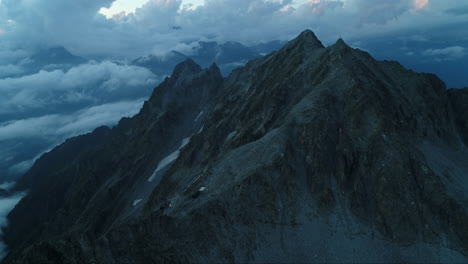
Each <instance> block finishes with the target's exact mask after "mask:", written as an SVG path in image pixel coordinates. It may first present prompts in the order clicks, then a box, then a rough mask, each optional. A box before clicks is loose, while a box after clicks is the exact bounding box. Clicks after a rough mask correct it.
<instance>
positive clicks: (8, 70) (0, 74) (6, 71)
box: [0, 64, 24, 78]
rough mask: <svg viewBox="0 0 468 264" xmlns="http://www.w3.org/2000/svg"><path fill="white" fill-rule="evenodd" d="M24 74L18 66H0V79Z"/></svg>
mask: <svg viewBox="0 0 468 264" xmlns="http://www.w3.org/2000/svg"><path fill="white" fill-rule="evenodd" d="M23 72H24V69H23V68H22V67H20V66H18V65H13V64H8V65H0V78H4V77H7V76H12V75H18V74H21V73H23Z"/></svg>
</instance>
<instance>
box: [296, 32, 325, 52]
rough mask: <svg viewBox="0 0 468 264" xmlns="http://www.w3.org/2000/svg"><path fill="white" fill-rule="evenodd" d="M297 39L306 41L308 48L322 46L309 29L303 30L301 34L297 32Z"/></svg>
mask: <svg viewBox="0 0 468 264" xmlns="http://www.w3.org/2000/svg"><path fill="white" fill-rule="evenodd" d="M297 40H301V41H304V42H306V44H307V47H308V48H324V46H323V44H322V42H321V41H320V40H319V39H318V38H317V36H316V35H315V33H314V32H312V30H310V29H307V30H304V31H303V32H302V33H301V34H299V36H298V37H297Z"/></svg>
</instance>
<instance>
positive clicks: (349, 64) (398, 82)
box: [4, 30, 468, 263]
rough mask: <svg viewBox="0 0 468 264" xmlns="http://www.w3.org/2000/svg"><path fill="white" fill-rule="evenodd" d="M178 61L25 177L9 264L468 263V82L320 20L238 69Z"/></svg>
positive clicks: (223, 54) (209, 53) (9, 233)
mask: <svg viewBox="0 0 468 264" xmlns="http://www.w3.org/2000/svg"><path fill="white" fill-rule="evenodd" d="M200 46H201V47H202V50H205V49H206V52H205V51H203V52H200V53H199V54H204V55H203V56H202V57H203V58H211V59H206V60H204V59H198V60H199V61H201V63H202V64H204V65H205V66H206V65H207V64H210V63H211V62H212V61H213V58H215V59H214V60H215V61H216V62H218V63H220V64H224V65H227V64H229V63H233V57H232V56H231V55H230V54H231V53H230V51H233V50H239V49H240V50H244V51H245V57H248V56H250V55H252V54H257V53H259V51H258V50H257V51H255V52H253V51H252V49H244V48H243V47H241V46H239V45H238V44H235V43H227V44H225V45H216V44H209V43H208V44H201V45H200ZM203 47H205V48H203ZM171 54H172V55H174V57H175V58H176V59H174V61H175V60H179V59H184V61H183V62H182V63H180V64H177V65H176V66H175V68H174V70H173V72H172V74H171V76H170V77H168V78H166V79H165V80H164V81H163V82H162V83H161V84H160V85H159V86H158V87H156V88H155V89H154V91H153V93H152V95H151V96H150V97H149V99H148V100H147V101H145V103H144V106H143V108H142V109H141V111H140V112H139V113H138V114H137V115H136V116H134V117H133V118H124V119H122V120H121V121H120V122H119V124H118V125H117V126H115V127H113V128H107V127H101V128H98V129H96V130H95V131H94V132H92V133H90V134H86V135H82V136H79V137H76V138H72V139H69V140H68V141H66V142H65V143H63V144H62V145H60V146H58V147H57V148H55V149H54V150H52V151H51V152H49V153H47V154H45V155H43V156H42V157H41V158H40V159H39V160H38V161H37V162H36V163H35V164H34V166H33V167H32V169H31V170H29V171H28V172H27V173H26V174H25V175H24V176H23V177H22V178H21V179H20V181H19V182H18V184H17V185H16V187H15V189H14V191H24V190H28V191H29V192H28V194H27V196H26V197H25V198H23V199H22V200H21V202H20V203H19V204H18V205H17V206H16V208H15V209H14V210H13V211H12V212H11V213H10V215H9V216H8V220H9V223H10V225H9V226H8V228H6V229H5V230H4V239H5V241H6V242H7V244H8V245H9V246H10V249H11V251H10V253H9V255H8V256H7V257H6V259H5V260H4V263H77V262H79V263H173V262H174V263H187V262H194V263H220V262H242V263H247V262H249V263H286V262H289V263H301V262H302V263H303V262H306V263H311V262H319V263H325V262H340V263H342V262H373V263H375V262H418V263H429V262H443V263H446V262H459V263H465V262H468V257H467V256H468V196H467V193H468V105H467V104H466V102H468V88H465V89H459V90H455V89H450V90H447V89H446V87H445V85H444V83H443V82H442V81H441V80H440V79H438V78H437V77H436V76H435V75H432V74H421V73H415V72H413V71H410V70H407V69H405V68H404V67H403V66H401V65H400V64H399V63H398V62H395V61H377V60H375V59H373V58H372V57H371V55H369V54H368V53H366V52H363V51H361V50H359V49H353V48H351V47H349V46H348V45H347V44H346V43H345V42H344V41H343V40H342V39H339V40H338V41H337V42H336V43H335V44H333V45H331V46H329V47H324V46H323V45H322V43H321V42H320V41H319V40H318V39H317V37H316V36H315V35H314V33H313V32H311V31H309V30H306V31H304V32H302V33H301V34H300V35H299V36H298V37H297V38H295V39H294V40H292V41H290V42H288V43H287V44H286V45H285V46H284V47H282V48H281V49H280V50H278V51H275V52H272V53H269V54H268V55H266V56H264V57H258V58H256V59H253V60H250V61H249V62H248V63H247V64H246V65H245V66H243V67H240V68H237V69H235V70H234V71H233V72H232V73H231V74H229V76H228V77H226V78H225V77H223V76H222V74H221V70H220V68H219V67H218V66H217V65H216V64H210V66H209V67H205V68H204V69H203V68H202V67H201V66H200V65H198V64H197V63H196V60H197V59H196V58H194V59H186V58H185V57H184V55H183V54H181V53H176V52H171ZM242 54H244V53H242ZM240 57H242V56H240ZM133 63H134V64H140V65H143V64H145V63H147V64H146V66H145V67H148V68H151V69H152V70H153V72H158V71H160V70H161V69H162V68H163V66H162V65H166V66H164V67H167V66H168V65H170V63H167V64H165V63H166V62H165V61H164V60H162V59H160V58H156V57H149V58H146V59H143V58H141V59H137V60H136V61H134V62H133ZM171 63H172V62H171Z"/></svg>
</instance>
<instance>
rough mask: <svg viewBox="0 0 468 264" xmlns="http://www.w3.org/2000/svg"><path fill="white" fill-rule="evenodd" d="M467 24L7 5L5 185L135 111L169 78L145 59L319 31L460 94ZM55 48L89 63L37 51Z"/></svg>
mask: <svg viewBox="0 0 468 264" xmlns="http://www.w3.org/2000/svg"><path fill="white" fill-rule="evenodd" d="M467 25H468V1H465V0H0V147H1V148H2V151H0V179H1V178H2V173H3V172H2V171H1V169H2V168H1V166H2V165H1V164H3V163H2V162H5V164H6V163H8V164H10V163H14V166H12V167H11V168H9V170H10V171H13V172H17V173H21V172H24V171H25V170H26V169H27V168H28V167H29V166H31V164H32V163H33V162H34V159H35V158H37V152H38V151H39V150H41V151H46V150H49V149H50V148H51V147H53V146H54V145H55V144H57V143H60V142H61V141H63V140H64V139H65V138H67V137H69V136H73V135H77V134H80V133H84V132H89V131H91V130H92V129H93V128H95V127H97V126H100V125H113V124H115V123H116V122H117V121H118V120H119V119H120V117H122V116H132V115H133V114H135V113H136V112H138V109H139V108H140V106H141V104H142V102H143V100H144V98H145V97H147V96H148V95H149V94H150V93H151V91H152V89H153V88H154V87H155V86H156V85H157V84H158V83H159V82H160V81H161V80H162V78H163V77H164V76H156V75H155V74H154V73H152V72H150V71H149V70H148V69H145V68H142V67H137V66H132V65H129V64H128V63H127V62H129V61H131V60H133V59H135V58H137V57H140V56H146V55H148V54H154V55H158V56H161V55H164V54H166V53H167V52H169V51H170V50H176V51H180V52H183V53H187V52H191V51H193V47H195V46H197V44H196V43H197V42H198V41H217V42H219V43H224V42H228V41H237V42H240V43H242V44H244V45H254V44H258V43H264V42H268V41H273V40H282V41H286V40H290V39H292V38H294V37H295V36H297V35H298V34H299V33H300V32H301V31H303V30H305V29H311V30H313V31H314V32H315V33H316V35H317V36H318V38H319V39H321V40H322V41H323V43H324V44H325V45H331V44H333V43H334V42H336V40H337V39H338V38H339V37H342V38H343V39H344V40H345V41H346V42H347V43H348V44H349V45H351V46H352V47H355V48H360V49H362V50H365V51H368V52H370V53H371V54H372V55H373V56H374V57H376V58H377V59H388V60H397V61H400V62H401V63H402V64H403V65H404V66H406V67H408V68H410V69H413V70H415V71H419V72H431V73H436V74H437V75H438V76H439V77H440V78H441V79H442V80H443V81H445V82H446V84H447V86H448V87H453V88H462V87H466V86H468V72H467V70H466V69H468V26H467ZM52 47H64V48H65V49H66V50H68V51H69V52H71V53H72V54H74V55H76V56H79V57H80V59H78V60H75V61H81V62H80V63H76V64H73V63H70V60H68V61H66V62H63V61H60V60H57V59H55V60H54V58H52V57H53V56H51V58H50V61H47V60H48V59H47V56H48V55H47V54H46V56H45V57H44V56H39V55H37V54H38V53H40V52H41V51H43V50H47V49H48V48H52ZM67 56H73V55H67ZM44 58H46V59H44ZM28 148H30V149H33V148H34V151H32V150H31V151H30V153H24V151H23V152H21V155H19V156H18V155H17V156H15V153H17V152H18V150H19V149H21V150H27V149H28Z"/></svg>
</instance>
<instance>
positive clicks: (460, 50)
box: [422, 46, 466, 60]
mask: <svg viewBox="0 0 468 264" xmlns="http://www.w3.org/2000/svg"><path fill="white" fill-rule="evenodd" d="M422 54H423V55H424V56H429V57H435V58H437V59H439V60H455V59H461V58H463V57H465V55H466V49H465V48H464V47H460V46H453V47H446V48H442V49H427V50H425V51H423V53H422Z"/></svg>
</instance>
